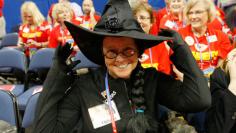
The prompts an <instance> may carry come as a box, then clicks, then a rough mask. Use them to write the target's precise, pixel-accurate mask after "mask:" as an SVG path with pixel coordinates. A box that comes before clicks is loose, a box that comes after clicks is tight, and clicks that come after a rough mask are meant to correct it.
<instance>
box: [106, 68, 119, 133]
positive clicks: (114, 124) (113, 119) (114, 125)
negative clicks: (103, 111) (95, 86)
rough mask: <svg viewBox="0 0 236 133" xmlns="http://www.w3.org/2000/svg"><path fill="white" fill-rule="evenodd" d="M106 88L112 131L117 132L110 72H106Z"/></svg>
mask: <svg viewBox="0 0 236 133" xmlns="http://www.w3.org/2000/svg"><path fill="white" fill-rule="evenodd" d="M105 88H106V93H107V102H108V106H109V113H110V116H111V125H112V131H113V133H117V128H116V122H115V118H114V113H113V109H112V103H111V95H110V91H109V84H108V72H106V77H105Z"/></svg>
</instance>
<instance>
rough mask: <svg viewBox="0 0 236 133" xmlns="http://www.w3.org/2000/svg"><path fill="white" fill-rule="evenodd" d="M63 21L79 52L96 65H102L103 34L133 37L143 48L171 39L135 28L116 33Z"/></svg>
mask: <svg viewBox="0 0 236 133" xmlns="http://www.w3.org/2000/svg"><path fill="white" fill-rule="evenodd" d="M64 23H65V25H66V27H67V28H68V30H69V32H70V34H71V35H72V37H73V39H74V41H75V43H76V44H77V45H78V47H79V49H80V50H81V52H82V53H83V54H84V55H85V56H86V57H87V58H88V59H89V60H91V61H92V62H94V63H96V64H98V65H104V57H103V53H102V47H101V46H102V43H103V38H104V37H105V36H113V37H130V38H133V39H135V40H136V42H138V43H137V45H138V47H139V48H140V49H143V50H145V49H148V48H151V47H153V46H155V45H157V44H159V43H161V42H163V41H165V40H171V39H172V38H170V37H163V36H154V35H150V34H146V33H143V32H140V31H136V30H130V31H129V30H124V31H120V32H117V33H110V32H101V31H92V30H89V29H86V28H84V27H81V26H77V25H75V24H73V23H71V22H68V21H65V22H64Z"/></svg>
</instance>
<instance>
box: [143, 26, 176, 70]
mask: <svg viewBox="0 0 236 133" xmlns="http://www.w3.org/2000/svg"><path fill="white" fill-rule="evenodd" d="M157 31H158V30H157V28H155V27H152V29H151V30H150V34H152V35H157ZM140 62H141V64H142V66H143V67H144V68H148V67H154V68H156V69H157V70H158V71H161V72H163V73H166V74H170V72H171V62H170V59H169V54H168V50H167V48H166V47H165V44H164V43H161V44H158V45H157V46H154V47H152V48H149V49H147V50H145V51H144V53H143V55H142V58H141V59H140Z"/></svg>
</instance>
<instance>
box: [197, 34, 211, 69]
mask: <svg viewBox="0 0 236 133" xmlns="http://www.w3.org/2000/svg"><path fill="white" fill-rule="evenodd" d="M205 35H206V40H207V45H208V52H209V55H210V66H211V61H212V54H211V48H210V41H209V36H208V33H206V34H205ZM193 36H194V39H195V41H196V43H197V47H198V49H199V52H200V62H201V68H202V65H203V57H202V50H201V46H200V44H199V41H198V39H197V37H196V36H195V35H194V34H193Z"/></svg>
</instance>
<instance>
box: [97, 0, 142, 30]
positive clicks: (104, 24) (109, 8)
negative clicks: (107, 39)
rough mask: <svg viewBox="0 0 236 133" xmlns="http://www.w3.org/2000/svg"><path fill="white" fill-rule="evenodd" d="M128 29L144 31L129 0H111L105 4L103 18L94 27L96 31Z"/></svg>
mask: <svg viewBox="0 0 236 133" xmlns="http://www.w3.org/2000/svg"><path fill="white" fill-rule="evenodd" d="M127 30H129V31H130V30H136V31H139V32H144V31H143V30H142V28H141V26H140V25H139V23H138V22H137V20H136V19H135V18H134V16H133V13H132V10H131V7H130V5H129V2H128V0H110V1H109V2H108V3H107V4H106V6H105V9H104V11H103V13H102V17H101V19H100V20H99V21H98V23H97V24H96V26H95V27H94V31H99V32H108V33H118V32H121V31H127Z"/></svg>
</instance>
